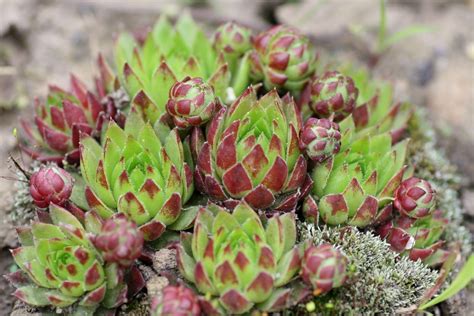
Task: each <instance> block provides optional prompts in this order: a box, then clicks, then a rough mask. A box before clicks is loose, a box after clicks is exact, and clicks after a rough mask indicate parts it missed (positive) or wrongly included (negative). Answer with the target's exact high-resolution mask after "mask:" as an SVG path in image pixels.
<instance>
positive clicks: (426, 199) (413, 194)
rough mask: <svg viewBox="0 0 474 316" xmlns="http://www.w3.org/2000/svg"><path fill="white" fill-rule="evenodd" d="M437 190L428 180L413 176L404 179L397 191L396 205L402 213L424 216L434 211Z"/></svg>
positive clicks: (410, 215)
mask: <svg viewBox="0 0 474 316" xmlns="http://www.w3.org/2000/svg"><path fill="white" fill-rule="evenodd" d="M435 203H436V192H435V191H434V189H433V188H432V187H431V184H430V183H429V182H428V181H425V180H423V179H418V178H415V177H411V178H409V179H406V180H405V181H403V182H402V183H401V184H400V186H399V187H398V189H397V191H396V192H395V201H394V205H395V207H396V208H397V209H398V210H399V211H400V213H401V214H403V215H405V216H408V217H411V218H422V217H425V216H426V215H428V214H429V213H430V212H432V211H433V209H434V207H435Z"/></svg>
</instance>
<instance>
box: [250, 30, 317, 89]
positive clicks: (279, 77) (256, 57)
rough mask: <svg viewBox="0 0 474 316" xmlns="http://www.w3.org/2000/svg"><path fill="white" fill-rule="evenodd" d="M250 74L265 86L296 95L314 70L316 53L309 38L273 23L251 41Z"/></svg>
mask: <svg viewBox="0 0 474 316" xmlns="http://www.w3.org/2000/svg"><path fill="white" fill-rule="evenodd" d="M253 46H254V52H253V53H252V55H251V59H250V60H251V62H252V70H251V76H252V77H253V79H254V81H255V82H260V81H263V84H264V85H265V88H266V89H268V90H270V89H273V88H278V89H283V90H287V91H290V92H292V93H294V94H299V93H300V92H301V90H302V89H303V87H304V85H305V84H306V83H307V82H308V81H309V80H310V77H311V76H312V75H313V74H314V72H315V70H316V61H317V54H316V53H315V50H314V47H313V46H312V44H311V42H310V40H309V38H307V37H306V36H304V35H302V34H301V33H300V32H299V31H298V30H296V29H294V28H291V27H289V26H286V25H277V26H274V27H272V28H271V29H269V30H267V31H265V32H262V33H260V34H259V35H257V36H256V37H255V39H254V41H253Z"/></svg>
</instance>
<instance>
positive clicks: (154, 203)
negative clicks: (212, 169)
mask: <svg viewBox="0 0 474 316" xmlns="http://www.w3.org/2000/svg"><path fill="white" fill-rule="evenodd" d="M190 161H191V158H185V152H184V150H183V145H182V143H181V140H180V138H179V135H178V133H177V131H176V130H172V131H171V132H170V133H169V134H168V135H167V136H166V138H165V139H164V141H163V143H162V142H161V141H160V139H159V138H158V136H157V134H156V133H155V131H154V130H153V127H151V125H150V124H149V123H144V121H143V120H142V118H141V116H140V115H139V114H138V113H137V112H136V111H135V110H133V109H132V111H131V113H130V115H129V116H128V118H127V123H126V125H125V129H121V128H120V127H119V126H118V125H117V124H115V123H114V122H111V123H110V125H109V127H108V129H107V131H106V133H105V137H104V144H103V147H101V146H100V145H99V144H97V142H96V141H95V140H94V139H92V138H90V137H87V138H84V139H82V140H81V171H82V175H83V176H84V180H85V181H86V184H87V188H86V191H85V192H86V199H87V202H88V204H89V206H90V208H91V209H93V210H95V211H96V212H97V213H98V214H99V215H100V216H101V217H103V218H109V217H111V216H112V215H114V214H115V213H116V212H120V213H123V214H125V215H126V216H127V217H128V218H129V219H130V220H132V221H134V222H135V223H136V224H137V225H138V226H139V229H140V230H141V231H142V233H143V235H144V238H145V240H153V239H156V238H158V237H159V236H160V235H161V234H162V233H163V232H164V230H165V228H166V227H167V226H170V225H172V224H173V223H174V222H176V220H177V219H178V218H179V217H180V214H181V208H182V206H183V204H184V203H185V202H186V201H188V199H189V198H190V196H191V195H192V193H193V181H192V180H193V179H192V171H191V168H190V165H189V163H190ZM191 222H192V218H190V219H189V221H188V223H187V224H189V225H190V224H191ZM181 224H183V223H181ZM185 226H186V227H187V225H185ZM186 227H183V228H186ZM174 228H175V229H179V228H177V227H174Z"/></svg>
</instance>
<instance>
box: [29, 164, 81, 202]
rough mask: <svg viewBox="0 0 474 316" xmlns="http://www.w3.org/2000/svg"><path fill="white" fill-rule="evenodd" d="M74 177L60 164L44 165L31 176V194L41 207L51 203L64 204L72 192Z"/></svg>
mask: <svg viewBox="0 0 474 316" xmlns="http://www.w3.org/2000/svg"><path fill="white" fill-rule="evenodd" d="M73 182H74V179H73V178H72V176H71V175H70V174H69V173H68V172H67V171H66V170H64V169H62V168H59V167H58V166H55V165H53V166H48V167H42V168H41V169H40V170H39V171H37V172H35V173H34V174H33V175H32V176H31V178H30V194H31V197H32V198H33V202H34V203H35V204H36V206H38V207H40V208H47V207H48V206H49V204H51V203H54V204H57V205H64V203H65V202H66V201H67V200H68V199H69V197H70V196H71V193H72V187H73Z"/></svg>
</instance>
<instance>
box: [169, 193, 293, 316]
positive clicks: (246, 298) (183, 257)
mask: <svg viewBox="0 0 474 316" xmlns="http://www.w3.org/2000/svg"><path fill="white" fill-rule="evenodd" d="M295 241H296V226H295V214H294V213H285V214H284V215H281V216H278V215H276V216H274V217H271V218H270V219H269V220H268V223H267V225H266V228H264V226H263V225H262V222H261V220H260V218H259V217H258V215H257V214H256V213H255V212H254V211H253V210H252V209H251V208H250V207H249V206H248V205H247V204H246V203H245V202H241V203H239V204H238V205H237V206H236V207H235V209H234V211H233V212H232V214H230V213H228V212H227V211H226V210H225V209H221V208H219V207H217V206H216V205H211V206H208V207H207V208H201V209H200V210H199V213H198V216H197V218H196V222H195V225H194V232H193V234H192V235H191V234H190V233H182V234H181V243H180V245H179V246H178V255H177V260H178V268H179V270H180V272H181V274H182V275H183V276H184V277H185V278H186V279H187V280H188V281H190V282H192V283H194V284H195V285H196V287H197V289H198V290H199V292H201V293H203V294H207V295H210V296H211V297H218V300H219V302H220V305H221V306H222V307H223V308H224V309H225V310H226V312H227V313H230V314H242V313H245V312H248V311H249V310H250V309H251V308H252V307H254V306H255V307H256V308H258V309H260V310H263V311H274V310H278V309H280V308H282V307H285V305H286V302H287V299H288V297H289V295H290V291H291V289H289V288H284V287H283V286H284V285H285V284H287V283H288V282H289V281H290V280H291V279H292V278H293V277H294V276H295V275H296V274H297V272H298V270H299V265H300V253H299V249H298V248H297V247H296V246H295Z"/></svg>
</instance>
